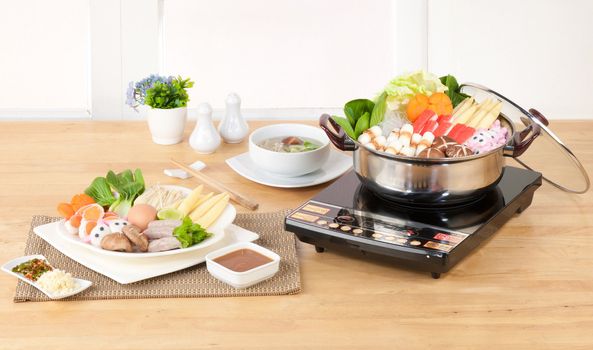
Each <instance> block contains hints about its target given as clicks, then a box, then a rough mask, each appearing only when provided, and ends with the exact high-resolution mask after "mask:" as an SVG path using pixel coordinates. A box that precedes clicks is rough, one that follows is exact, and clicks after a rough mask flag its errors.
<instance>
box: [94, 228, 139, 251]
mask: <svg viewBox="0 0 593 350" xmlns="http://www.w3.org/2000/svg"><path fill="white" fill-rule="evenodd" d="M101 248H103V249H105V250H113V251H117V252H127V253H131V252H132V243H131V242H130V240H129V239H128V238H127V237H126V235H124V234H123V233H110V234H108V235H105V237H103V239H102V240H101Z"/></svg>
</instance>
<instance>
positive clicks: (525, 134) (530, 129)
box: [504, 111, 548, 158]
mask: <svg viewBox="0 0 593 350" xmlns="http://www.w3.org/2000/svg"><path fill="white" fill-rule="evenodd" d="M536 112H537V111H536ZM538 113H539V112H538ZM536 118H538V119H539V117H536ZM542 118H544V117H543V116H542ZM543 120H545V121H546V123H547V121H548V120H547V119H546V118H544V119H543ZM543 120H540V121H542V122H543ZM540 132H541V129H540V127H539V125H537V124H534V123H531V124H529V125H528V126H527V127H526V128H525V129H523V130H521V131H519V132H517V133H515V134H514V135H513V145H512V146H505V147H504V151H505V152H504V155H505V156H510V157H513V158H516V157H520V156H521V155H522V154H523V153H524V152H525V151H527V149H528V148H529V146H531V144H532V143H533V141H535V139H536V138H537V137H538V136H539V135H540Z"/></svg>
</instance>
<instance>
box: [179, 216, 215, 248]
mask: <svg viewBox="0 0 593 350" xmlns="http://www.w3.org/2000/svg"><path fill="white" fill-rule="evenodd" d="M173 236H175V237H176V238H177V239H178V240H179V243H181V247H183V248H187V247H191V246H192V245H194V244H198V243H200V242H202V241H203V240H205V239H206V238H208V237H210V236H211V234H210V233H208V232H207V231H206V230H205V229H204V228H203V227H202V226H200V225H199V224H196V223H194V222H192V220H191V219H190V218H189V217H188V216H186V217H185V218H183V222H182V223H181V225H180V226H177V227H176V228H175V229H174V230H173Z"/></svg>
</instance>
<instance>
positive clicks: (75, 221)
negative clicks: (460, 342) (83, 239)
mask: <svg viewBox="0 0 593 350" xmlns="http://www.w3.org/2000/svg"><path fill="white" fill-rule="evenodd" d="M81 221H82V215H80V214H74V215H72V217H71V218H70V220H68V222H70V225H72V227H76V228H79V227H80V222H81Z"/></svg>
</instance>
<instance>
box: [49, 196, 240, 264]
mask: <svg viewBox="0 0 593 350" xmlns="http://www.w3.org/2000/svg"><path fill="white" fill-rule="evenodd" d="M163 187H165V188H172V189H176V190H180V191H183V192H184V193H185V195H186V196H187V195H188V194H189V193H190V192H191V190H190V189H189V188H186V187H182V186H175V185H165V186H163ZM236 216H237V211H236V209H235V207H234V206H232V205H231V204H230V203H229V204H228V205H227V206H226V208H225V209H224V210H223V212H222V213H221V214H220V217H219V218H218V219H216V221H215V222H214V223H213V224H212V226H210V227H209V228H208V232H210V233H212V236H211V237H209V238H207V239H205V240H204V241H203V242H201V243H199V244H196V245H194V246H191V247H189V248H182V249H174V250H167V251H164V252H154V253H140V252H137V253H126V252H114V251H111V250H105V249H101V248H99V247H95V246H93V245H91V244H89V243H85V242H83V241H81V240H80V238H79V237H78V235H73V234H70V233H69V232H68V231H67V230H66V227H65V226H64V223H65V221H64V220H62V221H60V222H59V223H58V225H57V226H56V229H57V231H58V235H59V236H60V237H62V238H63V239H65V240H67V241H69V242H71V243H72V244H77V245H79V246H81V247H83V248H84V249H87V250H89V251H90V252H93V253H97V254H101V255H108V256H115V257H123V258H131V259H137V258H142V259H145V258H153V257H159V256H167V255H179V254H186V253H191V252H193V251H196V250H201V249H202V248H205V247H209V246H211V245H214V244H216V243H218V242H220V240H222V239H223V237H224V229H225V228H226V227H228V226H229V225H230V224H232V223H233V221H235V217H236Z"/></svg>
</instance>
